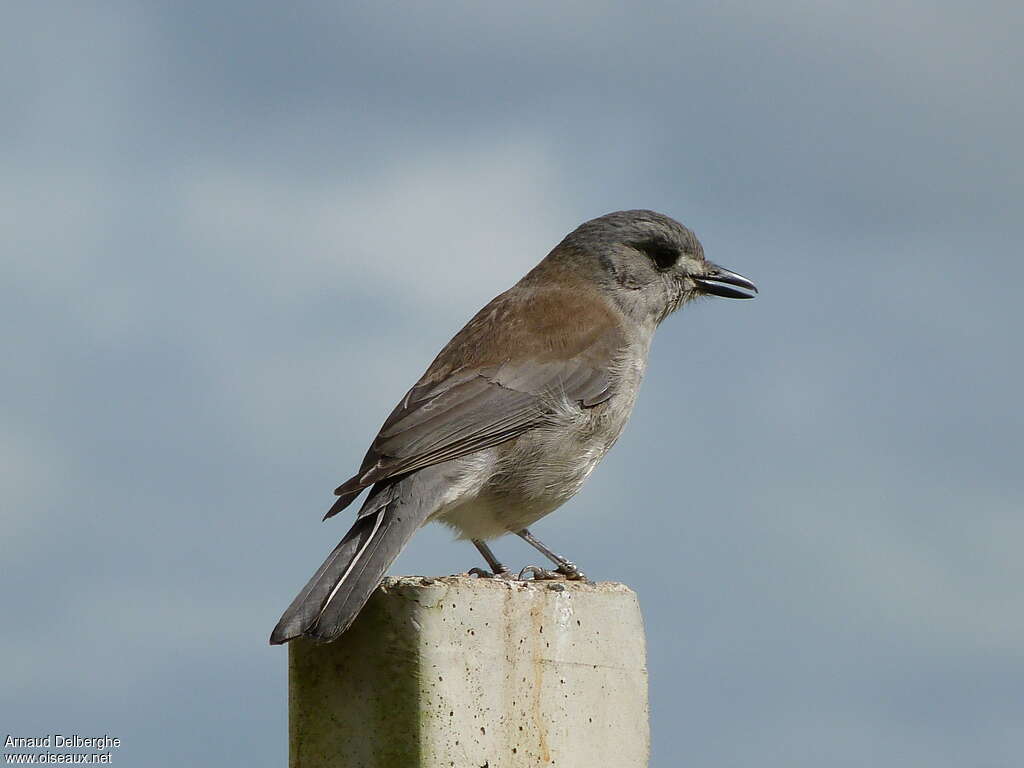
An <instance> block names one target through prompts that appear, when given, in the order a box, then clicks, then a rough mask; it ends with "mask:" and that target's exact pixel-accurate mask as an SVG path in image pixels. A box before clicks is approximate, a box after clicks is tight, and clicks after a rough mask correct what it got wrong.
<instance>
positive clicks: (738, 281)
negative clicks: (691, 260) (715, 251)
mask: <svg viewBox="0 0 1024 768" xmlns="http://www.w3.org/2000/svg"><path fill="white" fill-rule="evenodd" d="M693 282H695V283H696V284H697V287H698V288H699V289H700V292H701V293H709V294H711V295H713V296H724V297H725V298H727V299H752V298H754V294H755V293H757V286H756V285H754V284H753V283H752V282H750V281H749V280H747V278H745V277H744V276H743V275H737V274H736V273H735V272H732V271H730V270H728V269H726V268H725V267H720V266H718V265H717V264H712V263H711V262H710V261H709V262H708V264H707V271H705V273H704V275H703V277H695V278H693ZM732 286H737V288H733V287H732ZM739 289H742V290H739Z"/></svg>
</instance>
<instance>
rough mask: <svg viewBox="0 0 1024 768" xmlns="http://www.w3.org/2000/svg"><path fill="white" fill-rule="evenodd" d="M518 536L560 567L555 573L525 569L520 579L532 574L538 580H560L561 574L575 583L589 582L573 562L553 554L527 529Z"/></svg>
mask: <svg viewBox="0 0 1024 768" xmlns="http://www.w3.org/2000/svg"><path fill="white" fill-rule="evenodd" d="M516 536H518V537H519V538H521V539H522V540H523V541H525V542H526V543H527V544H529V545H530V546H531V547H533V548H534V549H536V550H537V551H538V552H540V553H541V554H542V555H544V557H546V558H547V559H548V560H550V561H551V562H553V563H554V564H555V565H557V566H558V567H557V568H555V571H554V573H552V572H551V571H545V570H544V569H543V568H537V567H535V566H530V567H528V568H524V569H523V571H522V573H520V574H519V578H522V577H523V573H526V572H530V573H532V574H533V577H534V578H535V579H536V578H538V577H539V578H558V576H557V575H556V574H561V575H562V576H564V577H565V578H567V579H572V580H573V581H586V580H587V577H586V575H585V574H584V573H583V571H581V570H580V569H579V568H577V567H576V564H575V563H573V562H571V561H569V560H566V559H565V558H564V557H562V556H561V555H559V554H557V553H555V552H552V551H551V550H550V549H548V548H547V547H545V546H544V544H543V543H542V542H541V541H540V540H538V539H537V538H535V537H534V535H533V534H532V533H530V532H529V531H528V530H527V529H526V528H523V530H521V531H516Z"/></svg>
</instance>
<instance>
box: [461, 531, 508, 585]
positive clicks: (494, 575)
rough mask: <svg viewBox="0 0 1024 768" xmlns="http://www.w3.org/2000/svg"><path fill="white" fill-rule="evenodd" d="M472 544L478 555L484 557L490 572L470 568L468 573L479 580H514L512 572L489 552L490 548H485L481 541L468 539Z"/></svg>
mask: <svg viewBox="0 0 1024 768" xmlns="http://www.w3.org/2000/svg"><path fill="white" fill-rule="evenodd" d="M470 541H472V542H473V546H474V547H476V548H477V549H478V550H479V551H480V554H481V555H483V556H484V560H486V561H487V565H488V566H490V568H491V570H490V571H485V570H484V569H483V568H470V569H469V571H468V573H470V574H473V575H476V576H479V577H480V578H481V579H512V578H515V577H514V576H513V575H512V572H511V571H510V570H509V569H508V568H506V567H505V566H504V565H502V564H501V563H500V562H499V561H498V558H496V557H495V556H494V553H493V552H491V548H490V547H488V546H487V544H485V543H484V542H483V541H482V540H481V539H470Z"/></svg>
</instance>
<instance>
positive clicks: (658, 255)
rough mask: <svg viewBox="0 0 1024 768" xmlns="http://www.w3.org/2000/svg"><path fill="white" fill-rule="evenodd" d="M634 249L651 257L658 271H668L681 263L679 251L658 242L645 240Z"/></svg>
mask: <svg viewBox="0 0 1024 768" xmlns="http://www.w3.org/2000/svg"><path fill="white" fill-rule="evenodd" d="M634 247H635V248H636V249H637V250H640V251H643V252H644V253H646V254H647V255H648V256H650V258H651V261H653V262H654V263H655V264H656V265H657V266H658V269H668V268H669V267H672V266H674V265H675V263H676V262H677V261H679V251H678V250H676V249H675V248H673V247H672V246H671V245H668V244H667V243H664V242H660V241H658V240H645V241H643V242H640V243H636V244H635V245H634Z"/></svg>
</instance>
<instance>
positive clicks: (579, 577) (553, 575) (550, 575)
mask: <svg viewBox="0 0 1024 768" xmlns="http://www.w3.org/2000/svg"><path fill="white" fill-rule="evenodd" d="M527 574H530V576H532V580H533V581H586V580H587V577H586V575H585V574H584V573H583V571H581V570H580V569H579V568H577V567H576V566H575V565H573V564H572V563H568V564H567V565H566V566H562V565H559V566H558V567H557V568H556V569H555V570H553V571H549V570H548V569H547V568H540V567H538V566H536V565H528V566H526V567H525V568H523V570H521V571H520V572H519V580H520V581H526V580H527V579H526V575H527Z"/></svg>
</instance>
